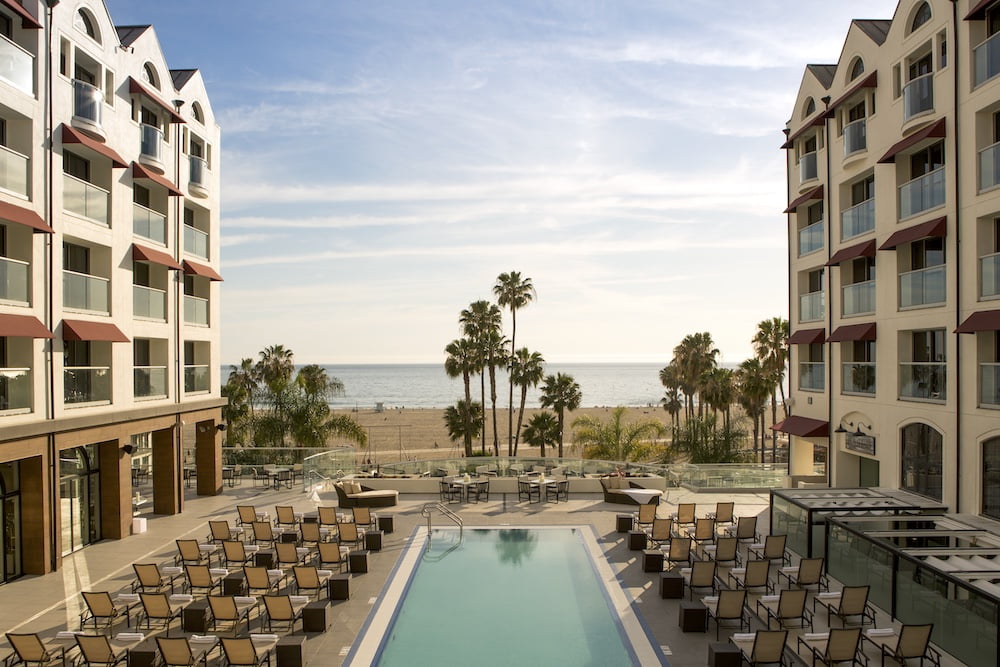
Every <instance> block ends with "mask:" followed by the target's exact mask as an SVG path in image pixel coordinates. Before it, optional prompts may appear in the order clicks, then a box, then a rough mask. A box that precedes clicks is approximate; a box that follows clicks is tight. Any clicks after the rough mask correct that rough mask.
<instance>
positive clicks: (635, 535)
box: [628, 530, 647, 551]
mask: <svg viewBox="0 0 1000 667" xmlns="http://www.w3.org/2000/svg"><path fill="white" fill-rule="evenodd" d="M646 546H647V544H646V533H645V531H642V530H630V531H628V548H629V550H630V551H643V550H644V549H645V548H646Z"/></svg>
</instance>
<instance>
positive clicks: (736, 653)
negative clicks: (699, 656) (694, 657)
mask: <svg viewBox="0 0 1000 667" xmlns="http://www.w3.org/2000/svg"><path fill="white" fill-rule="evenodd" d="M742 657H743V656H742V655H741V654H740V649H739V647H737V646H736V645H735V644H723V643H718V644H709V645H708V665H709V667H740V663H741V662H742Z"/></svg>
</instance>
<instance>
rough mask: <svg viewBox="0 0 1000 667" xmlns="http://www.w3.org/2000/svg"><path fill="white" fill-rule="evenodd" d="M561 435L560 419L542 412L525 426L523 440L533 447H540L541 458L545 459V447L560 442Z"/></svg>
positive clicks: (532, 416) (546, 411) (535, 415)
mask: <svg viewBox="0 0 1000 667" xmlns="http://www.w3.org/2000/svg"><path fill="white" fill-rule="evenodd" d="M559 434H560V430H559V419H558V418H557V417H556V416H555V415H554V414H552V413H551V412H549V411H548V410H542V411H541V412H536V413H535V414H533V415H531V418H530V419H528V423H527V424H525V425H524V432H523V433H521V439H522V440H524V441H525V442H526V443H528V445H530V446H531V447H540V448H541V456H542V457H543V458H544V457H545V447H546V446H547V445H555V444H556V443H557V442H559V438H560V435H559Z"/></svg>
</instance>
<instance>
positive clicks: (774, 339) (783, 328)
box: [753, 317, 788, 461]
mask: <svg viewBox="0 0 1000 667" xmlns="http://www.w3.org/2000/svg"><path fill="white" fill-rule="evenodd" d="M753 349H754V352H755V353H756V354H757V358H758V359H760V360H761V363H762V364H763V366H764V370H765V371H767V373H768V374H769V375H770V376H771V382H772V386H773V387H774V389H772V390H771V423H772V424H775V423H777V421H778V401H777V392H780V393H781V406H782V408H784V412H785V417H786V418H787V417H788V406H787V405H786V404H785V364H786V362H787V361H788V320H786V319H784V318H782V317H772V318H770V319H767V320H764V321H762V322H760V323H758V324H757V333H755V334H754V337H753ZM775 390H777V391H775ZM777 449H778V433H777V432H776V431H771V460H772V461H773V460H774V457H775V455H776V454H777Z"/></svg>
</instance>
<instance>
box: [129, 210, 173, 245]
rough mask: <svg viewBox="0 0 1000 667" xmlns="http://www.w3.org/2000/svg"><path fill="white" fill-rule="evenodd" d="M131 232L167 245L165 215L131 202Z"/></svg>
mask: <svg viewBox="0 0 1000 667" xmlns="http://www.w3.org/2000/svg"><path fill="white" fill-rule="evenodd" d="M132 233H133V234H135V235H136V236H141V237H143V238H145V239H149V240H150V241H156V242H157V243H162V244H163V245H167V216H165V215H164V214H162V213H160V212H158V211H154V210H153V209H151V208H146V207H145V206H143V205H142V204H132Z"/></svg>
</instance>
